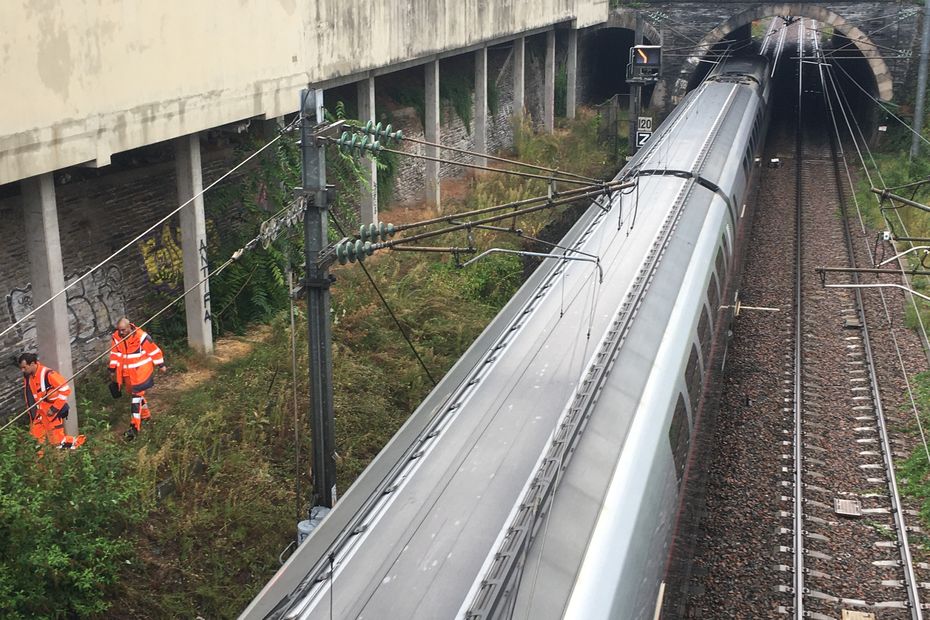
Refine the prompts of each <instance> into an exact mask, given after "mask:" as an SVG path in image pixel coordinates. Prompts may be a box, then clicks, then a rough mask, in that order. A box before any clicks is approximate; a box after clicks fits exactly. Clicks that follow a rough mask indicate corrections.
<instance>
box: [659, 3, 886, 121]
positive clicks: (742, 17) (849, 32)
mask: <svg viewBox="0 0 930 620" xmlns="http://www.w3.org/2000/svg"><path fill="white" fill-rule="evenodd" d="M789 16H793V17H803V18H806V19H813V20H816V21H818V22H821V23H824V24H829V25H830V26H833V28H834V29H835V30H836V32H838V33H840V34H841V35H843V36H844V37H847V38H848V39H849V41H850V42H851V43H853V44H854V45H855V46H856V48H857V49H858V50H859V51H860V52H861V53H862V56H863V58H865V60H866V62H867V63H868V64H869V68H870V69H871V70H872V75H873V77H874V78H875V87H876V92H877V94H878V98H879V99H881V100H882V101H891V100H892V98H893V97H894V82H893V80H892V76H891V71H889V69H888V65H886V64H885V61H884V60H883V59H882V58H881V56H880V52H879V49H878V47H877V46H876V45H875V44H874V43H873V42H872V41H871V40H870V39H869V37H868V35H866V34H865V33H864V32H862V31H861V30H860V29H859V28H857V27H856V26H854V25H852V24H851V23H850V22H849V21H847V20H846V19H845V18H844V17H842V16H841V15H839V14H838V13H836V12H835V11H832V10H830V9H828V8H825V7H822V6H818V5H814V4H805V3H784V4H760V5H757V6H754V7H751V8H749V9H747V10H745V11H743V12H741V13H738V14H736V15H734V16H733V17H731V18H730V19H728V20H726V21H725V22H723V23H722V24H720V25H719V26H717V27H715V28H714V29H713V30H711V31H710V32H708V33H707V34H706V35H704V37H703V38H702V39H701V41H700V42H699V43H698V44H697V45H696V46H695V47H696V49H697V50H704V51H705V53H706V52H707V51H709V50H710V49H712V48H713V47H714V45H716V44H717V43H719V42H720V41H722V40H723V39H724V38H725V37H726V36H727V35H728V34H730V33H731V32H733V31H734V30H736V29H738V28H742V27H744V26H746V25H747V24H751V23H752V22H753V21H755V20H757V19H765V18H767V17H789ZM700 62H701V57H700V56H698V55H695V56H691V57H689V58H688V59H687V60H686V61H685V65H684V67H683V68H682V75H681V77H680V78H679V79H678V80H677V81H676V82H675V94H674V97H673V101H674V102H675V103H677V102H678V101H680V100H681V98H682V97H684V95H685V94H686V93H687V91H688V78H689V77H690V76H691V75H692V74H693V73H694V71H695V70H696V69H697V66H698V63H700Z"/></svg>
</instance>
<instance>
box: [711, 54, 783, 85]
mask: <svg viewBox="0 0 930 620" xmlns="http://www.w3.org/2000/svg"><path fill="white" fill-rule="evenodd" d="M768 71H769V59H768V58H766V57H765V56H758V55H756V56H732V57H729V58H725V59H723V60H721V61H720V62H719V63H717V66H716V67H714V68H713V69H712V70H711V72H710V74H709V75H708V76H707V80H708V81H711V82H715V81H716V82H725V81H735V80H740V79H746V78H751V79H752V80H754V81H755V82H756V83H757V84H764V83H765V80H766V79H767V77H768Z"/></svg>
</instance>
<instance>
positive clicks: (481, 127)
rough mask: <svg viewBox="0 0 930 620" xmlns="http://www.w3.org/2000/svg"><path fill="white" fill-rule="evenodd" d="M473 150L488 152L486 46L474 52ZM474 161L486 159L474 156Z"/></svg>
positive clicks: (486, 161)
mask: <svg viewBox="0 0 930 620" xmlns="http://www.w3.org/2000/svg"><path fill="white" fill-rule="evenodd" d="M475 150H476V151H478V152H479V153H487V152H488V48H486V47H482V48H481V49H480V50H478V51H477V52H475ZM475 163H476V164H478V165H479V166H486V165H487V163H488V160H487V159H486V158H484V157H476V158H475Z"/></svg>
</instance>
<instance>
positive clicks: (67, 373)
mask: <svg viewBox="0 0 930 620" xmlns="http://www.w3.org/2000/svg"><path fill="white" fill-rule="evenodd" d="M20 187H21V188H22V194H23V223H24V224H25V226H26V250H27V252H28V256H29V274H30V276H31V278H32V303H33V307H36V306H38V305H40V304H42V303H45V302H46V301H48V300H49V299H50V298H51V296H52V295H53V294H56V293H58V292H60V291H62V290H63V289H64V288H65V275H64V266H63V265H62V262H61V238H60V237H59V234H58V206H57V204H56V202H55V180H54V179H53V178H52V174H51V173H46V174H43V175H40V176H36V177H30V178H28V179H25V180H23V181H21V183H20ZM35 322H36V339H37V341H38V355H39V360H40V361H41V362H42V363H43V364H44V365H46V366H48V367H49V368H53V369H55V370H57V371H58V372H60V373H61V374H62V375H63V376H64V377H65V379H68V378H69V377H71V375H72V374H73V367H72V365H71V332H70V329H69V325H68V300H67V295H66V294H64V295H59V296H58V297H56V298H55V299H54V301H52V302H51V303H50V304H48V305H47V306H45V307H44V308H42V309H41V310H39V311H38V312H36V314H35ZM75 394H76V391H75V389H74V382H73V381H72V382H71V398H69V399H68V403H69V404H70V406H71V413H70V415H69V416H68V419H67V420H65V432H66V433H67V434H69V435H77V434H78V414H77V398H76V397H75Z"/></svg>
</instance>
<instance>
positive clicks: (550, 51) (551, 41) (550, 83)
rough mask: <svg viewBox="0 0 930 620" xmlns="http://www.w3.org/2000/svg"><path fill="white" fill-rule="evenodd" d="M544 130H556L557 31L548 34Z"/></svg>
mask: <svg viewBox="0 0 930 620" xmlns="http://www.w3.org/2000/svg"><path fill="white" fill-rule="evenodd" d="M543 128H544V129H545V130H546V131H548V132H551V131H552V130H553V129H555V30H549V31H548V32H546V69H545V72H544V77H543Z"/></svg>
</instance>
